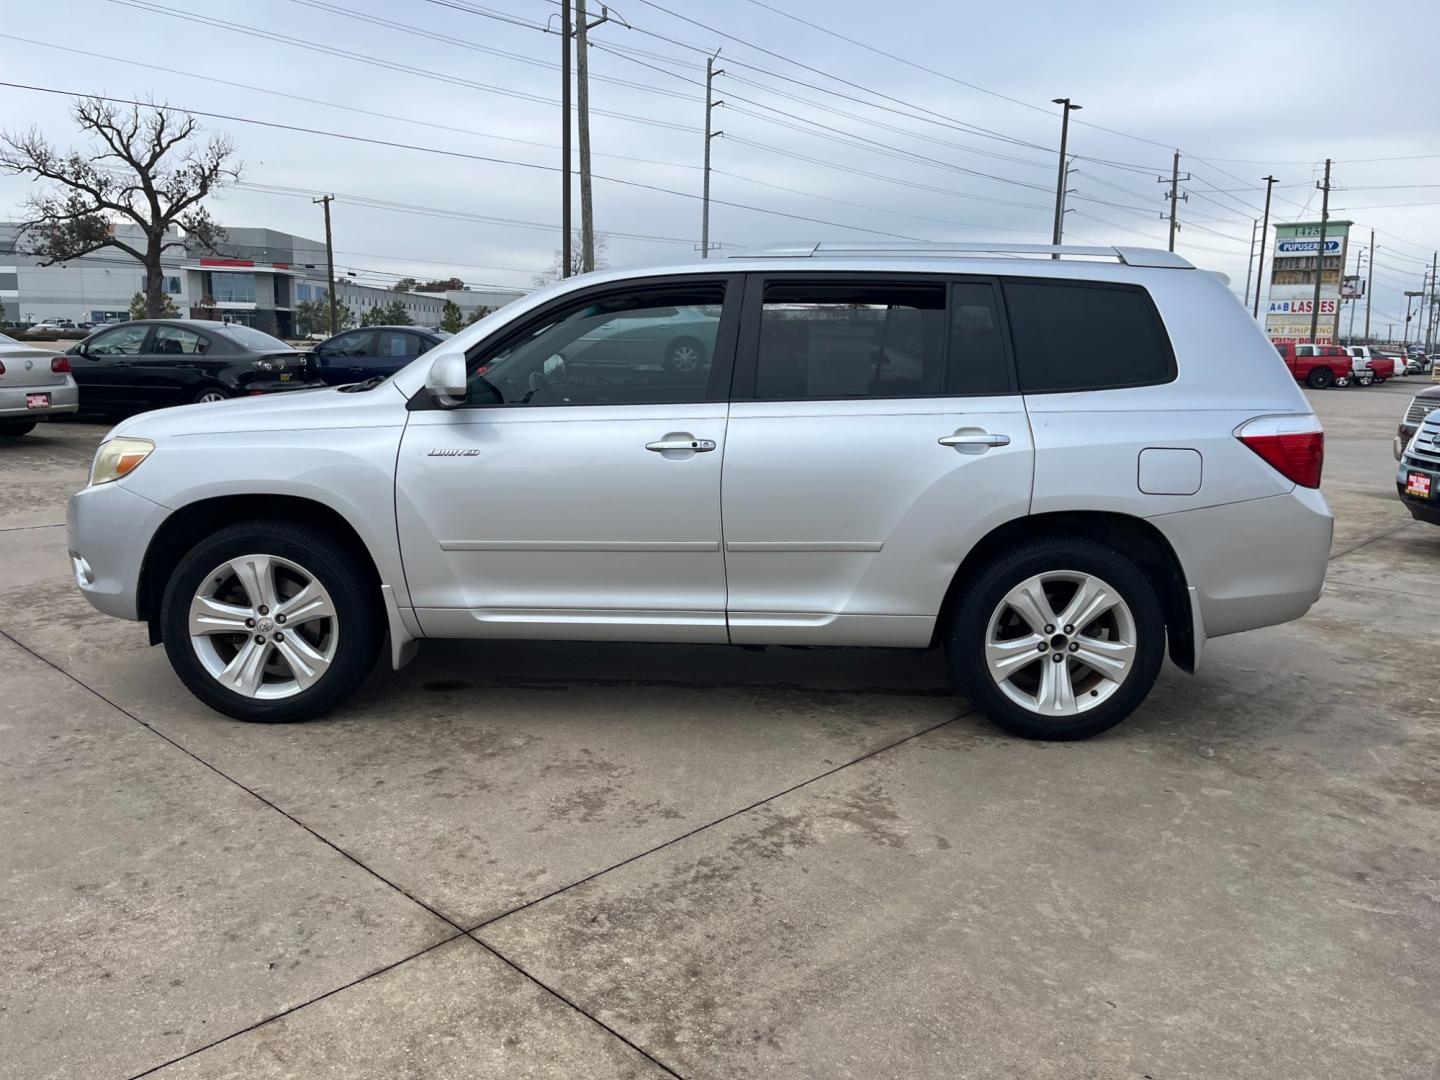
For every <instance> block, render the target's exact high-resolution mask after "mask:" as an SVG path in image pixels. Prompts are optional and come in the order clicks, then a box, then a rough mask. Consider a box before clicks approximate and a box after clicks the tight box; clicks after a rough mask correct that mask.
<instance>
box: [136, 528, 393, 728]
mask: <svg viewBox="0 0 1440 1080" xmlns="http://www.w3.org/2000/svg"><path fill="white" fill-rule="evenodd" d="M160 617H161V623H162V626H163V630H164V636H165V651H166V653H167V655H168V656H169V658H170V663H171V666H172V667H173V668H174V669H175V673H176V674H177V675H179V676H180V679H181V681H182V682H184V683H185V685H186V686H187V687H188V688H189V689H190V691H191V693H193V694H194V695H195V696H196V697H198V698H199V699H200V700H201V701H203V702H205V704H207V705H209V706H210V707H211V708H213V709H215V710H217V711H218V712H222V713H224V714H225V715H227V716H232V717H234V718H235V719H237V720H248V721H257V722H270V723H273V722H280V721H288V720H305V719H309V718H310V717H313V716H318V715H320V714H321V713H323V712H325V711H327V710H328V709H331V708H333V707H334V706H335V705H336V704H338V703H339V702H340V700H341V699H342V698H344V697H345V696H346V695H347V694H349V693H350V692H351V691H352V690H354V689H355V688H356V687H357V686H359V684H360V683H361V682H362V681H363V680H364V679H365V676H366V675H368V674H369V672H370V669H371V668H372V667H374V665H375V660H376V657H377V656H378V655H379V652H380V645H381V638H382V636H383V633H384V613H383V612H382V611H381V610H380V605H379V602H378V595H377V590H376V588H375V585H374V583H373V581H372V580H371V575H370V574H368V573H367V572H366V567H365V566H364V564H363V563H362V562H361V560H360V558H359V557H357V555H356V554H355V553H353V552H352V551H350V550H349V549H348V548H347V547H345V546H344V545H341V544H338V543H336V542H335V541H334V540H333V539H332V538H331V537H330V536H328V535H327V534H325V533H324V532H321V531H320V530H318V529H314V528H311V527H309V526H307V525H302V524H300V523H298V522H292V521H283V520H262V521H254V522H244V523H241V524H237V525H231V526H227V527H226V528H223V529H220V530H219V531H217V532H215V533H213V534H212V535H210V536H209V537H207V538H205V539H204V540H202V541H201V542H200V543H198V544H197V545H195V547H194V548H192V549H191V550H190V551H189V553H187V554H186V555H185V556H184V558H182V559H181V560H180V563H179V565H178V566H177V567H176V569H175V572H174V574H173V575H172V576H171V578H170V581H169V582H168V584H167V585H166V587H165V593H164V597H163V599H162V601H161V611H160Z"/></svg>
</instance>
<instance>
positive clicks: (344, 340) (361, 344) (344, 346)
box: [319, 330, 372, 356]
mask: <svg viewBox="0 0 1440 1080" xmlns="http://www.w3.org/2000/svg"><path fill="white" fill-rule="evenodd" d="M371 336H372V335H371V332H370V331H369V330H352V331H350V333H348V334H341V335H340V336H339V337H336V338H331V339H330V340H329V341H327V342H326V343H325V344H324V345H322V346H321V347H320V349H319V352H320V353H321V355H323V356H368V355H369V354H370V338H371Z"/></svg>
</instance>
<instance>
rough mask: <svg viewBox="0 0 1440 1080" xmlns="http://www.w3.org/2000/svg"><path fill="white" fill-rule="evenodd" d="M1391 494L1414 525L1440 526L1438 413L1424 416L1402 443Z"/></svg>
mask: <svg viewBox="0 0 1440 1080" xmlns="http://www.w3.org/2000/svg"><path fill="white" fill-rule="evenodd" d="M1437 403H1440V399H1437ZM1395 491H1396V493H1397V494H1399V496H1400V501H1401V502H1402V503H1404V504H1405V508H1406V509H1407V510H1409V511H1410V516H1411V517H1413V518H1414V519H1415V520H1416V521H1424V522H1428V523H1429V524H1431V525H1440V409H1435V410H1431V411H1430V412H1428V413H1426V414H1425V415H1424V417H1422V419H1421V420H1420V424H1419V426H1418V428H1417V429H1416V431H1415V433H1414V435H1412V436H1411V438H1410V441H1409V442H1408V443H1406V445H1405V448H1404V451H1403V453H1402V454H1401V455H1400V468H1399V470H1398V472H1397V473H1396V476H1395Z"/></svg>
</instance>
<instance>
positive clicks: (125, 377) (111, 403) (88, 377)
mask: <svg viewBox="0 0 1440 1080" xmlns="http://www.w3.org/2000/svg"><path fill="white" fill-rule="evenodd" d="M149 333H150V324H149V323H130V324H127V325H125V326H117V327H115V329H113V330H106V331H104V332H103V333H100V334H96V335H94V336H93V337H91V338H90V339H89V340H88V341H86V342H85V351H84V352H83V353H82V352H77V353H74V354H72V356H71V367H72V369H73V371H74V375H75V383H76V385H77V386H79V388H80V407H81V408H98V409H112V408H125V407H128V406H132V405H136V404H138V403H139V400H140V399H139V396H138V394H137V393H136V390H135V378H134V370H133V368H134V363H135V360H136V358H137V357H139V356H140V354H141V353H142V352H143V351H144V347H145V339H146V337H148V336H149Z"/></svg>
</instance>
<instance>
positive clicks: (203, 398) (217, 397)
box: [192, 386, 230, 405]
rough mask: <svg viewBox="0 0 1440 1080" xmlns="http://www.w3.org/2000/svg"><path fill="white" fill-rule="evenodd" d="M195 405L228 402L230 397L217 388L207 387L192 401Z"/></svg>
mask: <svg viewBox="0 0 1440 1080" xmlns="http://www.w3.org/2000/svg"><path fill="white" fill-rule="evenodd" d="M192 400H193V401H194V402H195V404H196V405H204V404H205V403H206V402H210V401H229V400H230V395H229V394H228V393H227V392H226V391H225V390H223V389H221V388H220V387H218V386H207V387H206V388H205V389H204V390H201V391H200V392H199V393H198V394H196V395H195V397H194V398H193V399H192Z"/></svg>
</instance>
